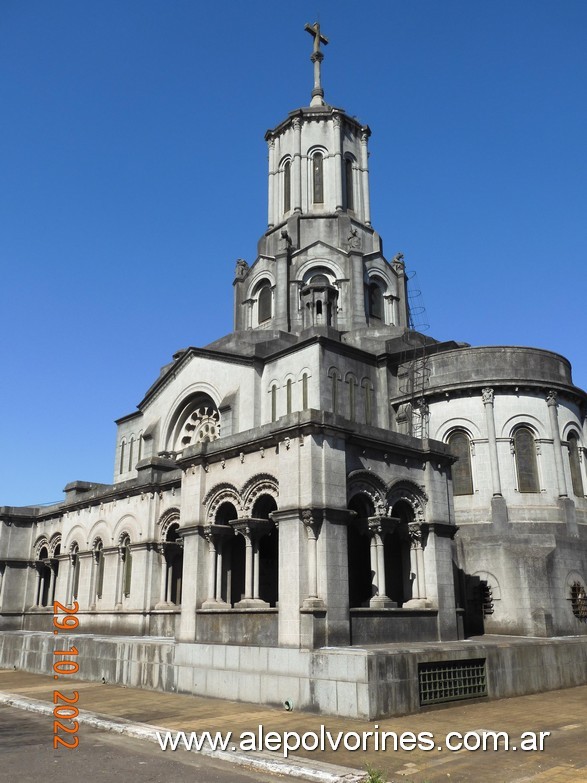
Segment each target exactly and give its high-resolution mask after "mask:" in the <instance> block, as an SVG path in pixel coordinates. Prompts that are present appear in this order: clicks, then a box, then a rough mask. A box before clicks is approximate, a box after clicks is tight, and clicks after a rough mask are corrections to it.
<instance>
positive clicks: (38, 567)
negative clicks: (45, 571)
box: [33, 562, 43, 606]
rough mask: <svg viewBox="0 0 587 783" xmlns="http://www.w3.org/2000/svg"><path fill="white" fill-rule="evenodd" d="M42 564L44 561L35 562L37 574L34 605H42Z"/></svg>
mask: <svg viewBox="0 0 587 783" xmlns="http://www.w3.org/2000/svg"><path fill="white" fill-rule="evenodd" d="M41 566H42V563H39V562H37V563H35V570H36V576H35V601H34V603H33V606H40V605H41V589H42V584H43V581H42V578H41Z"/></svg>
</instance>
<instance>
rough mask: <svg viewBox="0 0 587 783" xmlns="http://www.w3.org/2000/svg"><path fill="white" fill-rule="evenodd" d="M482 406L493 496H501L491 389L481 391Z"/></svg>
mask: <svg viewBox="0 0 587 783" xmlns="http://www.w3.org/2000/svg"><path fill="white" fill-rule="evenodd" d="M482 395H483V405H484V406H485V421H486V424H487V439H488V442H489V463H490V465H491V481H492V484H493V495H494V496H498V497H500V496H501V479H500V476H499V460H498V456H497V440H496V437H495V418H494V415H493V389H489V388H488V389H483V390H482Z"/></svg>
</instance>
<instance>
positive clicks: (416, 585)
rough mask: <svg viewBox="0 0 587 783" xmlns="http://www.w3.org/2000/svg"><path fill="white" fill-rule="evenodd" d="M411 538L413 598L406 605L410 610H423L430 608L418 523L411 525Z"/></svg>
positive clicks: (420, 531) (420, 532)
mask: <svg viewBox="0 0 587 783" xmlns="http://www.w3.org/2000/svg"><path fill="white" fill-rule="evenodd" d="M408 532H409V536H410V568H411V571H412V573H413V574H414V579H413V582H412V597H411V599H410V600H409V601H406V602H405V603H404V607H406V608H408V609H423V608H426V607H428V606H430V602H429V601H427V600H426V574H425V571H424V548H423V542H422V528H421V526H420V525H419V524H418V523H413V524H410V525H409V530H408Z"/></svg>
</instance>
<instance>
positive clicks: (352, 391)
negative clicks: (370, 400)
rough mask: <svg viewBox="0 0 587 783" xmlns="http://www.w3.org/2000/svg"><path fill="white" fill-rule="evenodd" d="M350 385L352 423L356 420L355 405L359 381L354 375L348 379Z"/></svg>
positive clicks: (350, 417) (350, 416)
mask: <svg viewBox="0 0 587 783" xmlns="http://www.w3.org/2000/svg"><path fill="white" fill-rule="evenodd" d="M348 384H349V419H350V420H351V421H354V420H355V404H356V402H355V401H356V397H357V394H356V390H357V381H356V380H355V378H354V377H353V376H352V375H349V377H348Z"/></svg>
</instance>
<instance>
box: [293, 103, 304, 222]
mask: <svg viewBox="0 0 587 783" xmlns="http://www.w3.org/2000/svg"><path fill="white" fill-rule="evenodd" d="M292 125H293V131H294V159H293V172H292V173H293V177H292V186H293V193H292V204H293V209H294V212H301V211H302V120H301V118H300V117H295V118H294V120H293V122H292Z"/></svg>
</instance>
